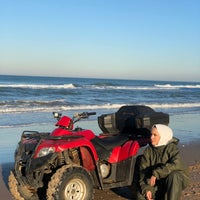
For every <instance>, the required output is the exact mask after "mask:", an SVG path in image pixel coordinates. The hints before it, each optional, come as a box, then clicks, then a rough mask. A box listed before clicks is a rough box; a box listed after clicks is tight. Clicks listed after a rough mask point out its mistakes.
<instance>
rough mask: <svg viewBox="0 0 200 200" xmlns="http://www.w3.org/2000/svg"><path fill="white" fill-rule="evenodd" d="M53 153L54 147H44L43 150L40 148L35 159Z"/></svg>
mask: <svg viewBox="0 0 200 200" xmlns="http://www.w3.org/2000/svg"><path fill="white" fill-rule="evenodd" d="M54 152H55V148H54V147H45V148H42V149H40V151H39V152H38V154H37V158H39V157H43V156H46V155H48V154H50V153H54Z"/></svg>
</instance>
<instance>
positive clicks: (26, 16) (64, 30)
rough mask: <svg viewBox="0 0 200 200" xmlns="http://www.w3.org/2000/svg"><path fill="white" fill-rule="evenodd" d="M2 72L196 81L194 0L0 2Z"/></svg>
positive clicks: (198, 34) (199, 37) (198, 27)
mask: <svg viewBox="0 0 200 200" xmlns="http://www.w3.org/2000/svg"><path fill="white" fill-rule="evenodd" d="M0 30H1V31H0V55H1V56H0V74H14V75H42V76H64V77H96V78H122V79H142V80H143V79H148V80H177V81H200V72H199V71H200V1H199V0H165V1H164V0H79V1H78V0H71V1H68V0H57V1H56V0H54V1H53V0H12V1H11V0H0Z"/></svg>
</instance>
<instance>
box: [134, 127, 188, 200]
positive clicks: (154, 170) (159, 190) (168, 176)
mask: <svg viewBox="0 0 200 200" xmlns="http://www.w3.org/2000/svg"><path fill="white" fill-rule="evenodd" d="M178 142H179V140H178V139H177V138H175V137H173V132H172V130H171V128H169V127H168V126H166V125H162V124H156V125H154V126H153V127H152V130H151V144H150V145H149V146H148V147H147V148H146V149H145V150H144V154H143V155H142V156H141V158H140V161H139V163H138V164H139V165H138V168H137V169H138V170H139V173H138V174H139V176H138V179H139V183H138V191H137V199H138V200H142V199H143V200H144V199H147V200H162V199H164V200H180V197H181V192H182V190H183V189H185V188H186V187H187V185H188V182H189V177H188V174H187V173H186V170H185V168H184V166H183V164H182V162H181V158H180V154H179V150H178V146H177V144H178Z"/></svg>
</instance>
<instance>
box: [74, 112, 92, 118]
mask: <svg viewBox="0 0 200 200" xmlns="http://www.w3.org/2000/svg"><path fill="white" fill-rule="evenodd" d="M90 115H96V112H83V113H76V114H74V118H80V119H81V118H88V117H89V116H90Z"/></svg>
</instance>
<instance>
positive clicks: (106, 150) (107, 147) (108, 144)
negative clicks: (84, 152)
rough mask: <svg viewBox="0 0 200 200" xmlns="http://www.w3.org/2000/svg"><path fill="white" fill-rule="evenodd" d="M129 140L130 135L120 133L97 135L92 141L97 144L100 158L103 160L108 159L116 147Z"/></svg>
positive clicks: (96, 147)
mask: <svg viewBox="0 0 200 200" xmlns="http://www.w3.org/2000/svg"><path fill="white" fill-rule="evenodd" d="M128 140H129V138H128V136H126V135H120V134H119V135H116V136H113V137H105V138H99V137H95V138H94V139H93V140H92V143H93V145H94V146H95V149H96V151H97V154H98V156H99V158H100V159H102V160H107V159H108V158H109V156H110V154H111V152H112V149H113V148H114V147H117V146H121V145H123V144H124V143H125V142H126V141H128Z"/></svg>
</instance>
